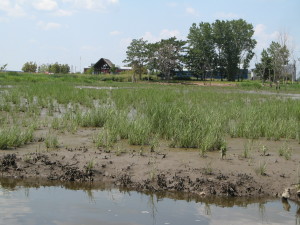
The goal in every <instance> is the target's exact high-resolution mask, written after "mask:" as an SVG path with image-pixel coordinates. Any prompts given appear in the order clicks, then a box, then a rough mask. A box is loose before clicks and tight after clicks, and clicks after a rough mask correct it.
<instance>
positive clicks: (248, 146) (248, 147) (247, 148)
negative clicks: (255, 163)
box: [243, 140, 253, 159]
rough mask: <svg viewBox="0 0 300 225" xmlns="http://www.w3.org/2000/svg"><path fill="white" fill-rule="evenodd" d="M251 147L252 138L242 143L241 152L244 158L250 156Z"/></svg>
mask: <svg viewBox="0 0 300 225" xmlns="http://www.w3.org/2000/svg"><path fill="white" fill-rule="evenodd" d="M252 148H253V141H252V140H249V141H248V142H246V143H245V144H244V152H243V157H244V158H245V159H247V158H249V157H250V153H251V151H252Z"/></svg>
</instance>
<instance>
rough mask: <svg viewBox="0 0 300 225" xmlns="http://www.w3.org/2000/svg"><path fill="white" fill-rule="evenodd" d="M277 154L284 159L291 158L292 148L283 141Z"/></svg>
mask: <svg viewBox="0 0 300 225" xmlns="http://www.w3.org/2000/svg"><path fill="white" fill-rule="evenodd" d="M278 153H279V156H282V157H284V158H285V159H286V160H289V159H291V157H292V149H291V148H290V147H289V145H288V144H287V143H286V142H285V143H284V144H283V145H282V146H281V147H280V148H279V150H278Z"/></svg>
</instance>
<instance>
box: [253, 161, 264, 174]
mask: <svg viewBox="0 0 300 225" xmlns="http://www.w3.org/2000/svg"><path fill="white" fill-rule="evenodd" d="M266 171H267V163H266V162H263V163H262V162H259V166H258V167H257V168H256V169H255V172H256V174H257V175H261V176H266V175H267V174H266Z"/></svg>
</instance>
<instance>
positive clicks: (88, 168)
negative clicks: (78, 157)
mask: <svg viewBox="0 0 300 225" xmlns="http://www.w3.org/2000/svg"><path fill="white" fill-rule="evenodd" d="M94 167H95V162H94V160H90V161H88V162H87V164H86V166H85V169H86V172H87V173H89V172H91V171H92V170H93V169H94Z"/></svg>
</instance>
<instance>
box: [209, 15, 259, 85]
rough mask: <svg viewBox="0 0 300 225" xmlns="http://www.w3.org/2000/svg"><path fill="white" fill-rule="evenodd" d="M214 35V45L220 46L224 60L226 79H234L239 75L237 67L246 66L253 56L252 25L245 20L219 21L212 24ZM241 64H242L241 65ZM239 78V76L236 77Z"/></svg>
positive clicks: (254, 43) (254, 42)
mask: <svg viewBox="0 0 300 225" xmlns="http://www.w3.org/2000/svg"><path fill="white" fill-rule="evenodd" d="M212 26H213V27H214V26H217V27H218V28H217V29H214V31H215V32H220V33H214V35H215V37H217V40H218V43H217V44H216V46H217V47H218V48H221V49H220V50H221V53H222V57H223V59H224V61H225V66H226V70H227V79H228V80H229V81H234V80H235V79H236V77H237V76H238V75H239V69H240V68H241V67H242V68H247V67H248V66H249V62H250V61H251V59H252V58H253V56H254V53H253V49H254V48H255V45H256V40H255V39H253V38H252V36H253V34H254V30H253V25H252V24H248V23H247V22H246V21H245V20H242V19H239V20H231V21H219V20H217V21H216V22H215V23H214V24H213V25H212ZM241 65H242V66H241ZM238 79H239V77H238Z"/></svg>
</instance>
